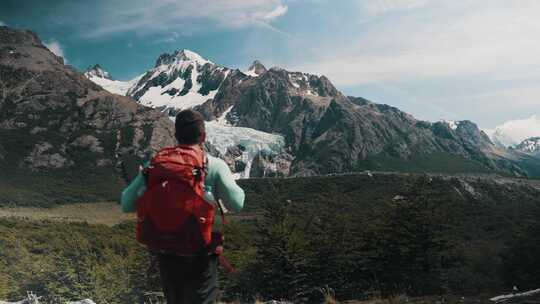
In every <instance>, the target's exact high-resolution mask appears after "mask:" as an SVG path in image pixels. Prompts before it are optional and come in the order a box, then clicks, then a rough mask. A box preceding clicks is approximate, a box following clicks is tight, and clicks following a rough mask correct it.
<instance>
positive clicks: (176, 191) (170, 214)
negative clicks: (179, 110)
mask: <svg viewBox="0 0 540 304" xmlns="http://www.w3.org/2000/svg"><path fill="white" fill-rule="evenodd" d="M143 173H144V174H145V176H146V178H147V183H146V186H147V190H146V191H145V193H144V195H143V196H142V197H140V198H139V199H138V200H137V240H138V241H139V242H140V243H142V244H144V245H147V246H148V247H149V248H150V249H151V250H153V251H157V252H165V253H172V254H176V255H199V254H208V253H209V252H212V251H214V250H215V247H216V246H217V245H214V246H213V243H215V242H214V241H215V240H213V238H214V239H215V238H216V236H215V235H214V236H213V235H212V225H213V223H214V216H215V208H216V207H215V206H214V204H211V203H208V202H206V201H205V200H204V199H203V193H204V179H205V177H206V174H207V158H206V154H205V153H204V151H203V150H202V149H201V148H199V147H198V146H177V147H172V148H165V149H163V150H161V151H160V152H158V154H157V155H156V156H155V157H154V158H153V159H152V160H151V162H150V166H148V167H147V168H146V169H145V171H144V172H143ZM218 245H219V244H218ZM212 247H213V248H212Z"/></svg>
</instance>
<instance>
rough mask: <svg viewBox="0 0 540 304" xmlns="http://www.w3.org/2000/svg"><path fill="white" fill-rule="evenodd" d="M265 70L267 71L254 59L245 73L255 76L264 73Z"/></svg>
mask: <svg viewBox="0 0 540 304" xmlns="http://www.w3.org/2000/svg"><path fill="white" fill-rule="evenodd" d="M266 71H267V70H266V67H265V66H264V65H263V64H262V63H261V62H260V61H259V60H255V61H253V63H252V64H251V65H250V66H249V69H248V70H247V72H246V73H245V74H246V75H249V76H253V77H257V76H260V75H261V74H263V73H266Z"/></svg>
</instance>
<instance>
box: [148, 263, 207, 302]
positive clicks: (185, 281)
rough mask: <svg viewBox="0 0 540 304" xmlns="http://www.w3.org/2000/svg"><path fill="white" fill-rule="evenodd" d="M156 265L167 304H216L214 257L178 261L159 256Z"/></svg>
mask: <svg viewBox="0 0 540 304" xmlns="http://www.w3.org/2000/svg"><path fill="white" fill-rule="evenodd" d="M158 263H159V272H160V275H161V284H162V285H163V292H164V293H165V298H166V299H167V304H184V303H189V304H199V303H200V304H207V303H208V304H210V303H216V301H217V295H218V284H217V264H218V257H217V256H216V255H208V256H207V255H205V256H196V257H182V256H174V255H165V254H159V255H158Z"/></svg>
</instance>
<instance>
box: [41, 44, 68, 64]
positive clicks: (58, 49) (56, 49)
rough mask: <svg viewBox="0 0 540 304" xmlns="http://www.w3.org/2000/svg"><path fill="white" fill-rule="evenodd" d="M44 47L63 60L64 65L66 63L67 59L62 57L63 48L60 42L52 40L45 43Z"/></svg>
mask: <svg viewBox="0 0 540 304" xmlns="http://www.w3.org/2000/svg"><path fill="white" fill-rule="evenodd" d="M44 45H45V46H46V47H47V48H48V49H49V51H51V52H52V53H53V54H55V55H56V56H58V57H62V58H64V63H68V60H67V58H66V57H64V48H63V47H62V45H61V44H60V42H58V41H56V40H54V39H52V40H49V42H45V43H44Z"/></svg>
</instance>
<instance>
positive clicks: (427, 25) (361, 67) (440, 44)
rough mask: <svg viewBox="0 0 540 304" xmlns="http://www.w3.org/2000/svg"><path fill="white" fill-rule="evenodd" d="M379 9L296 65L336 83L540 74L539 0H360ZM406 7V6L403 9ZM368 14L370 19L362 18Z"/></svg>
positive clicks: (374, 9)
mask: <svg viewBox="0 0 540 304" xmlns="http://www.w3.org/2000/svg"><path fill="white" fill-rule="evenodd" d="M363 3H367V4H365V5H363V6H361V10H360V11H362V9H364V10H365V9H366V8H365V7H371V8H370V10H371V11H370V12H376V13H377V14H378V16H377V17H375V18H374V19H369V18H368V19H364V21H363V22H364V23H362V24H360V25H358V27H359V28H360V30H358V31H357V32H355V33H350V36H351V37H354V39H352V38H351V39H350V42H349V45H347V47H339V48H336V47H335V45H333V44H332V43H325V44H322V45H331V46H332V48H331V49H328V48H321V49H322V50H321V55H320V56H319V57H318V58H315V59H313V60H312V62H311V63H308V64H304V66H301V67H300V68H303V69H308V70H310V71H317V72H319V73H323V74H325V75H328V76H330V78H331V79H332V80H334V81H335V82H336V83H337V84H340V85H361V84H369V83H378V82H382V81H411V80H422V79H433V78H453V77H461V76H463V75H467V76H471V75H476V76H478V77H482V76H483V75H488V77H490V78H493V77H495V75H500V76H499V77H501V78H502V77H510V76H514V77H521V76H522V75H523V72H526V73H527V74H529V75H531V76H534V77H539V76H540V57H538V56H537V54H538V53H539V52H540V40H538V39H533V38H532V37H537V36H539V35H540V19H538V18H537V15H538V12H540V2H538V1H534V0H523V1H519V3H515V2H511V1H497V0H495V1H491V2H490V5H485V2H484V1H481V0H463V1H462V2H457V1H448V0H441V1H436V2H435V1H421V0H410V1H408V0H407V1H406V0H403V1H398V0H387V1H384V0H375V1H373V2H371V1H363ZM403 10H406V13H404V12H403ZM396 11H398V12H399V13H397V14H396ZM365 20H367V21H365Z"/></svg>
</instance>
